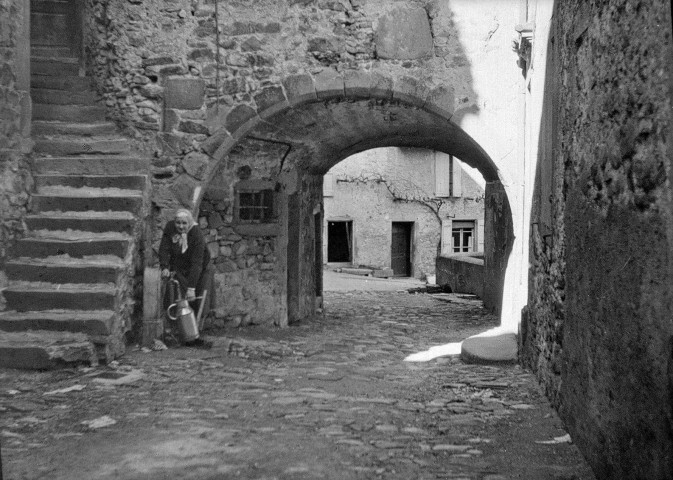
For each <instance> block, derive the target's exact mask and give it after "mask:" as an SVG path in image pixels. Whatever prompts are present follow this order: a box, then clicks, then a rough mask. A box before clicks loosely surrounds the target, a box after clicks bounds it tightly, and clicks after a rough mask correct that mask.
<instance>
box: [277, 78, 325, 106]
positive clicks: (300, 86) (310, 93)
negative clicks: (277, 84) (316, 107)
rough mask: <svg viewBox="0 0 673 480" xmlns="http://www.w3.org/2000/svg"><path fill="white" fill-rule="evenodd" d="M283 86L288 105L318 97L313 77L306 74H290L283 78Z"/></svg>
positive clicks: (313, 99)
mask: <svg viewBox="0 0 673 480" xmlns="http://www.w3.org/2000/svg"><path fill="white" fill-rule="evenodd" d="M283 88H284V89H285V95H286V97H287V101H288V102H289V104H290V106H294V105H298V104H300V103H305V102H310V101H315V100H317V99H318V96H317V95H316V92H315V85H314V84H313V78H312V77H311V76H310V75H308V74H299V75H290V76H289V77H287V78H285V79H284V80H283Z"/></svg>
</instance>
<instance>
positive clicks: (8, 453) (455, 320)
mask: <svg viewBox="0 0 673 480" xmlns="http://www.w3.org/2000/svg"><path fill="white" fill-rule="evenodd" d="M496 324H497V320H496V318H495V317H494V316H493V315H490V314H487V313H486V312H485V311H484V310H483V309H482V307H481V303H480V302H479V301H477V300H473V299H471V298H468V297H462V296H459V295H453V294H434V295H430V294H425V293H419V294H412V293H407V292H406V291H402V292H395V291H388V292H386V291H371V292H366V291H364V292H363V291H361V292H344V291H340V292H331V293H326V295H325V314H324V316H321V317H317V318H316V319H314V320H312V321H310V322H305V323H302V324H300V325H296V326H292V327H290V328H288V329H284V330H274V331H270V330H262V329H256V328H248V329H242V330H229V331H224V332H214V333H217V336H214V337H213V338H214V339H215V345H214V347H213V349H211V350H196V349H189V348H171V349H169V350H164V351H158V352H149V353H148V352H143V351H140V350H134V351H130V352H128V353H127V354H126V355H125V356H124V357H122V358H121V359H120V361H119V362H118V364H114V365H112V366H105V367H103V366H101V367H98V368H95V369H77V370H74V369H73V370H63V371H54V372H41V373H35V372H19V371H14V370H4V371H0V385H2V390H1V391H0V412H1V413H2V422H1V431H2V461H3V466H4V473H5V478H7V479H10V480H18V479H36V478H45V479H107V478H115V479H139V478H142V479H166V478H176V479H178V478H179V479H183V478H185V479H223V478H242V479H269V480H270V479H368V478H383V479H435V478H451V479H480V480H481V479H483V480H498V479H514V478H523V479H531V480H542V479H568V480H569V479H591V478H593V476H592V474H591V472H590V470H589V469H588V467H587V466H586V463H585V462H584V460H583V459H582V457H581V456H580V454H579V453H578V451H577V449H576V447H575V446H574V445H573V444H572V443H569V442H568V441H567V440H568V438H567V437H565V434H566V432H565V431H564V430H563V428H562V425H561V423H560V421H559V420H558V418H557V416H556V414H555V413H554V411H553V410H552V409H551V408H550V407H549V405H548V403H547V401H546V399H545V398H544V396H543V394H542V392H541V390H540V388H539V387H538V385H537V383H536V381H535V379H534V377H533V376H532V375H531V374H529V373H526V372H524V371H523V370H522V369H521V368H520V367H518V366H512V365H510V366H497V367H494V366H478V365H466V364H463V363H462V362H461V361H460V360H459V359H458V358H457V356H444V357H439V358H432V359H429V360H427V361H416V362H410V361H405V358H407V357H408V356H410V355H414V354H419V353H421V352H428V350H429V349H430V347H433V346H437V345H440V344H448V343H451V342H459V341H461V340H462V339H464V338H466V337H467V336H469V335H472V334H475V333H479V332H480V331H483V330H486V329H488V328H491V327H493V326H494V325H496ZM431 356H432V355H430V357H431ZM416 357H418V355H417V356H416Z"/></svg>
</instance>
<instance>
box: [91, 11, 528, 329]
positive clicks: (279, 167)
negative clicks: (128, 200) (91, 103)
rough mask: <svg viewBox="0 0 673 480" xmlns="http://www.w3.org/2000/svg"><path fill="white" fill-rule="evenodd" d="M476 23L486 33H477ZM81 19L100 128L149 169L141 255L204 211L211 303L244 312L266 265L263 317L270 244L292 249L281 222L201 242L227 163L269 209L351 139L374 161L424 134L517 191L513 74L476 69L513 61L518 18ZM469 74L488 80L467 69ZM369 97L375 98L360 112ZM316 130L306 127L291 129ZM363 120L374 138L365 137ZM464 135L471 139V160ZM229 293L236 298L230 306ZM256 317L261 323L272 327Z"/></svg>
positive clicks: (282, 286) (293, 14)
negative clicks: (168, 227) (238, 249)
mask: <svg viewBox="0 0 673 480" xmlns="http://www.w3.org/2000/svg"><path fill="white" fill-rule="evenodd" d="M484 12H487V13H488V15H489V22H483V21H482V18H483V15H484ZM85 18H86V26H85V36H86V39H85V46H86V52H87V69H88V73H89V74H90V75H91V76H92V77H93V78H94V79H95V84H96V88H97V91H98V92H99V94H100V95H101V97H102V99H103V101H104V103H105V105H106V106H107V108H108V112H109V117H110V118H113V119H114V120H115V121H116V122H117V123H118V125H120V126H121V127H122V128H123V129H124V130H125V131H126V133H127V134H128V135H129V136H130V137H131V138H132V139H133V143H134V150H135V151H137V152H138V153H140V154H141V155H146V156H147V157H148V158H150V159H151V171H150V173H151V177H152V192H151V198H152V204H153V205H152V207H153V208H152V214H153V217H152V219H151V230H152V231H153V233H154V238H153V241H151V242H150V243H152V244H153V245H154V247H155V248H156V246H157V243H158V240H159V233H160V231H161V228H162V227H163V225H164V224H165V222H166V221H168V220H169V219H170V218H171V216H172V212H173V210H174V209H175V208H178V207H180V206H186V207H188V208H191V209H193V210H194V211H197V210H198V209H199V207H202V210H203V215H201V217H202V218H204V219H205V222H206V223H203V222H202V223H203V225H204V229H205V230H206V231H207V234H208V235H209V243H210V245H211V247H210V248H212V249H213V251H215V250H217V248H216V246H215V244H217V246H219V248H220V250H219V253H218V259H217V261H219V263H217V265H218V268H219V269H220V270H219V273H218V275H219V277H218V278H219V279H220V280H219V283H218V285H220V287H218V288H220V289H221V291H220V292H219V293H221V294H222V295H224V297H225V298H226V296H227V295H232V298H237V299H244V302H243V303H244V304H245V305H246V308H245V309H246V310H247V311H249V310H248V307H250V305H252V304H253V303H254V302H255V301H254V300H253V298H256V297H259V293H260V292H261V291H258V290H257V288H258V286H252V287H251V288H252V290H246V288H247V287H244V285H248V284H249V283H255V282H254V281H253V280H250V282H248V280H242V279H241V278H243V277H245V275H244V274H243V273H241V272H242V271H250V269H261V268H262V267H261V266H260V265H261V264H271V263H273V264H274V266H273V269H272V267H271V266H268V265H267V266H265V267H264V268H268V269H270V270H265V271H267V272H268V271H274V272H275V273H276V274H277V278H276V280H275V282H272V284H273V285H272V286H270V285H267V287H268V288H267V287H265V290H264V293H268V292H272V297H273V299H272V300H270V302H271V303H270V304H269V305H267V304H264V305H263V306H260V307H250V308H252V309H253V311H256V312H260V311H261V312H267V311H270V310H272V309H274V308H276V307H278V306H279V305H281V304H282V302H283V300H282V299H283V298H284V297H285V296H286V295H288V292H287V275H288V273H289V272H288V271H287V269H286V268H285V267H280V265H281V264H284V261H285V260H284V259H283V257H282V255H286V254H287V252H286V248H284V247H283V246H282V245H281V244H286V243H287V242H288V238H287V235H286V232H285V231H283V228H285V227H286V226H287V225H286V224H283V223H282V222H283V221H288V217H287V216H286V217H283V218H279V223H278V225H279V229H280V230H279V231H280V232H281V233H278V232H275V233H273V234H272V235H266V234H264V235H259V234H256V233H251V234H248V233H245V234H244V233H241V232H240V231H238V232H236V234H235V235H232V234H231V233H230V232H229V230H227V229H228V228H229V226H224V227H219V226H218V227H215V228H211V226H210V224H209V223H207V222H209V218H210V216H211V214H213V213H217V214H218V215H220V216H221V217H222V218H223V219H226V217H227V215H230V214H231V213H230V210H227V208H229V209H231V202H232V201H233V190H232V189H233V188H234V187H233V185H234V183H235V179H237V178H238V177H237V175H238V170H237V169H238V168H239V167H241V166H242V164H239V163H237V162H238V161H237V160H231V158H232V157H231V155H229V154H230V153H231V152H230V149H231V148H236V149H238V150H239V151H241V152H243V154H245V155H248V157H249V158H250V159H252V158H253V157H254V156H256V155H259V156H261V158H262V160H260V162H261V164H262V165H261V167H259V168H260V169H261V170H262V172H261V174H258V173H260V172H257V171H255V169H256V168H258V167H257V166H256V165H257V164H256V162H257V160H255V161H253V160H248V161H247V163H246V164H247V165H248V166H250V167H251V177H250V178H252V179H263V180H264V181H269V182H272V183H274V182H275V183H279V184H280V191H279V192H277V193H278V194H279V198H280V197H282V196H283V195H287V196H288V198H289V197H291V195H293V192H303V193H301V195H304V194H308V193H307V192H306V191H303V190H302V189H301V188H299V189H298V190H291V189H289V188H287V186H286V184H285V183H284V180H283V179H282V178H281V177H282V176H284V175H285V176H295V177H296V178H303V177H304V176H312V175H317V174H321V173H324V172H325V171H327V170H328V169H329V168H330V167H331V166H332V165H333V164H334V163H336V162H338V161H339V160H341V159H342V158H343V156H346V154H345V153H344V155H343V156H339V155H340V154H341V152H342V150H346V149H347V148H350V147H351V146H353V145H356V146H358V145H360V143H361V142H360V140H361V138H360V137H362V140H366V141H367V142H371V143H372V145H371V146H378V143H382V144H387V143H389V142H390V141H391V140H390V138H394V139H398V138H400V134H402V136H403V137H404V135H405V132H408V133H409V135H408V136H407V137H406V138H408V139H412V140H413V139H416V138H418V134H421V135H425V138H430V139H433V140H432V141H433V142H434V141H436V142H439V143H443V145H442V147H443V148H445V149H446V148H449V147H450V148H456V149H458V150H460V152H461V154H462V153H465V155H466V157H465V161H466V162H468V163H470V162H471V163H472V164H474V165H475V166H478V167H479V168H480V169H481V171H482V172H483V173H484V176H488V177H489V178H491V179H493V178H497V177H498V176H499V175H500V174H499V173H498V169H497V168H495V162H498V163H499V165H501V166H502V168H503V169H504V170H507V172H503V174H502V176H503V177H507V178H516V177H517V175H516V170H517V168H518V167H516V165H515V164H514V163H512V162H511V161H509V160H507V156H508V155H509V154H510V152H512V150H513V148H514V143H515V135H514V133H515V132H514V127H513V125H514V123H513V122H512V121H509V119H510V118H513V116H514V114H515V112H514V111H512V110H511V109H510V108H509V107H510V106H511V104H512V102H513V101H514V99H515V97H516V95H515V93H514V92H512V93H511V94H509V95H506V94H503V92H507V91H508V90H507V89H505V88H503V86H504V85H505V84H515V83H516V82H517V81H518V79H519V77H518V74H517V72H516V70H515V69H511V70H509V71H508V70H506V69H501V71H500V78H501V83H500V85H498V86H491V85H490V82H489V81H488V79H490V78H491V75H490V73H489V71H487V70H489V69H492V68H496V66H502V65H506V64H507V62H508V58H507V57H508V56H513V53H512V52H511V51H510V46H509V38H510V34H509V30H510V29H509V27H506V25H509V26H512V25H513V24H514V22H515V15H514V14H512V13H511V11H510V9H509V8H506V6H502V5H500V4H499V3H498V2H494V3H493V4H492V5H484V4H481V3H480V4H479V5H477V4H475V3H474V2H468V1H456V2H453V3H452V4H451V7H449V6H448V4H445V3H442V2H433V1H426V0H418V1H417V0H400V1H393V2H391V1H387V0H370V1H367V2H361V1H355V0H353V1H344V0H336V1H335V0H312V1H308V2H305V1H302V2H297V1H294V0H284V1H275V0H261V1H258V2H255V5H254V8H251V6H250V5H249V4H248V3H245V2H224V1H219V2H215V1H212V0H166V1H163V2H152V1H149V0H122V1H111V0H87V2H86V12H85ZM475 62H476V63H479V64H481V65H483V66H485V67H486V66H487V67H488V68H481V69H475V68H473V63H475ZM498 68H499V67H498ZM475 75H477V76H478V78H476V77H475ZM346 85H348V86H346ZM477 87H478V92H477ZM318 92H319V93H318ZM347 92H348V94H346V93H347ZM393 92H396V93H393ZM374 93H376V95H380V98H373V97H372V99H371V100H369V97H370V94H372V95H374ZM345 97H347V98H348V100H346V99H345ZM393 97H394V98H393ZM319 99H320V100H322V101H320V102H318V100H319ZM307 103H310V104H311V105H312V106H311V107H310V108H314V109H315V110H316V112H313V113H307V114H303V113H301V111H300V110H299V107H300V106H301V107H302V108H303V106H304V105H305V104H307ZM290 107H292V108H290ZM294 108H297V110H296V111H295V110H294ZM306 108H309V107H306ZM349 109H352V110H349ZM398 109H402V110H404V113H403V114H401V113H398V112H397V111H396V110H398ZM281 114H282V115H284V116H285V117H281ZM274 115H277V116H276V117H274ZM293 115H295V118H292V116H293ZM314 115H315V122H313V124H312V125H310V126H309V125H303V122H305V121H307V120H308V119H311V118H313V116H314ZM370 115H375V116H377V117H378V119H377V121H379V122H381V125H380V126H375V125H373V124H372V122H371V121H370V119H371V118H373V117H371V116H370ZM419 115H420V116H419ZM422 116H424V117H425V118H426V119H427V120H422V119H421V117H422ZM448 118H451V119H452V122H453V123H449V122H448ZM360 122H361V123H362V125H363V126H364V127H365V128H364V129H363V128H359V126H358V123H360ZM424 122H427V125H429V126H423V125H424ZM437 122H440V123H437ZM442 122H444V123H442ZM510 126H511V127H510ZM253 127H254V130H252V128H253ZM461 128H463V129H464V130H465V131H466V132H468V133H467V134H465V133H464V132H463V131H462V130H461ZM496 132H497V133H496ZM363 133H364V134H363ZM246 135H248V137H247V138H246ZM470 135H473V136H478V137H479V139H480V140H479V141H480V145H477V144H476V143H475V142H474V141H473V140H472V139H471V138H470ZM321 136H325V137H326V138H321ZM260 138H263V139H265V140H260ZM351 140H352V141H351ZM396 141H397V140H396ZM239 142H243V143H242V144H239ZM260 142H261V143H260ZM288 142H291V144H290V143H288ZM334 142H336V143H334ZM339 142H342V143H339ZM362 143H366V142H362ZM237 144H238V145H237ZM445 144H446V145H449V147H447V146H446V145H445ZM246 149H247V150H246ZM322 149H326V150H327V153H328V155H326V154H325V152H324V151H322ZM290 150H292V151H290ZM353 153H355V152H353ZM236 155H238V153H235V152H234V157H235V156H236ZM329 155H332V157H330V156H329ZM266 157H269V158H273V159H274V161H275V164H274V167H273V170H272V171H271V170H268V169H266V166H264V162H265V160H264V158H266ZM461 158H463V157H461ZM222 165H225V166H224V167H222ZM222 168H223V169H222ZM510 170H511V171H510ZM210 187H213V188H214V189H215V190H221V191H223V192H225V193H224V197H222V198H220V197H218V194H215V195H214V196H211V197H208V196H205V197H204V194H205V192H206V190H208V189H210ZM507 188H510V184H507ZM208 195H210V194H208ZM202 198H203V199H205V200H206V201H205V202H201V200H202ZM211 200H215V201H211ZM283 201H284V202H285V203H284V205H285V206H284V207H283V208H287V204H288V203H287V201H285V200H283ZM298 201H299V202H300V203H301V202H303V201H304V199H303V198H301V199H298ZM227 202H229V205H228V206H227ZM201 203H202V205H200V204H201ZM312 208H313V207H312ZM227 212H229V213H227ZM311 215H313V212H311ZM304 216H305V215H304V213H302V214H301V216H300V217H301V218H302V219H303V218H304ZM312 218H313V217H312ZM311 221H313V220H311ZM216 223H217V222H216ZM225 224H226V222H225ZM300 224H301V225H304V223H303V220H300ZM305 226H306V227H307V228H308V227H310V222H309V223H306V225H305ZM213 230H216V231H217V233H213V232H212V231H213ZM220 230H222V231H220ZM267 233H268V232H267ZM304 233H305V232H302V234H304ZM310 234H311V235H312V232H311V233H310ZM236 235H239V236H241V237H242V238H243V239H242V240H239V239H237V237H236ZM150 236H151V235H150ZM267 237H273V238H267ZM253 238H254V239H255V240H254V242H256V244H255V243H254V242H253ZM227 242H233V243H232V244H228V243H227ZM237 242H244V243H245V244H246V248H249V249H250V251H253V252H254V251H256V250H257V248H258V247H259V246H260V245H262V246H261V249H262V253H261V254H258V253H256V254H254V256H255V258H256V260H255V261H256V262H258V261H260V259H259V258H257V255H263V252H264V251H265V250H268V249H272V250H273V256H275V258H276V260H274V261H268V262H267V261H263V262H261V263H260V264H257V263H255V264H254V265H250V266H247V265H246V266H245V268H241V267H240V265H239V264H242V262H243V257H245V262H246V263H247V262H248V261H250V262H252V256H253V254H250V256H249V257H248V256H246V255H247V254H241V255H242V256H239V255H238V254H234V252H233V251H232V253H231V254H230V253H229V250H228V248H230V247H231V245H234V246H235V245H236V243H237ZM248 242H252V243H248ZM274 242H275V245H274ZM266 247H268V248H266ZM306 248H308V244H307V246H306ZM310 248H315V247H314V246H311V247H310ZM219 255H222V257H219ZM263 257H264V255H263ZM225 259H226V261H225ZM261 260H264V258H262V259H261ZM148 263H150V264H151V263H152V260H151V259H149V256H148ZM431 263H432V264H433V263H434V258H433V261H432V262H431ZM233 264H236V270H235V271H236V272H238V273H236V275H233V272H224V271H223V270H224V269H225V268H226V269H231V270H233V266H232V265H233ZM225 274H227V275H229V276H230V277H232V278H230V279H225V276H224V275H225ZM246 275H247V274H246ZM255 275H261V274H255ZM234 277H235V278H234ZM239 277H240V278H239ZM245 278H247V277H245ZM254 278H257V277H256V276H255V277H254ZM298 278H299V277H298ZM300 278H301V279H302V281H303V280H304V279H306V278H310V277H305V276H302V277H300ZM265 282H266V281H262V282H261V284H265ZM266 283H267V284H268V282H266ZM232 285H238V287H237V289H238V290H240V292H238V291H237V292H233V291H232V292H229V291H228V288H229V286H232ZM259 287H260V288H261V285H260V286H259ZM305 287H306V286H302V287H301V288H302V289H305ZM289 293H290V294H291V293H292V292H289ZM304 300H305V299H304ZM304 300H302V302H303V301H304ZM306 301H307V302H308V300H306ZM223 302H224V303H222V304H221V307H222V308H219V309H218V312H219V313H218V315H219V316H220V317H221V318H228V319H230V320H231V321H232V322H234V323H236V322H238V321H239V319H238V317H240V316H241V315H242V313H241V312H234V310H235V308H234V307H233V305H234V302H233V301H232V302H229V303H228V304H227V305H228V306H226V307H225V306H224V305H225V303H226V301H223ZM271 305H274V307H273V308H272V306H271ZM278 308H279V309H280V310H278ZM278 308H276V311H280V314H279V315H280V316H279V317H277V318H276V319H275V320H274V321H273V323H277V324H284V323H285V322H286V321H287V318H286V316H287V312H286V311H284V310H283V309H282V308H281V307H278ZM302 308H303V307H302ZM309 310H311V309H310V308H307V309H306V311H309ZM302 311H303V310H302ZM254 316H256V315H254ZM260 318H264V319H266V320H260V321H261V322H262V323H267V321H268V319H269V318H270V315H267V314H266V313H263V314H261V317H260ZM240 321H241V322H248V321H250V322H255V321H256V320H254V319H247V320H244V319H243V318H242V317H241V318H240Z"/></svg>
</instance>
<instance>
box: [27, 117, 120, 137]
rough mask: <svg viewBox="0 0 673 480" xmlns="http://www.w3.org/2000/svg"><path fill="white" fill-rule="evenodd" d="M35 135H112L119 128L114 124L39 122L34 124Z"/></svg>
mask: <svg viewBox="0 0 673 480" xmlns="http://www.w3.org/2000/svg"><path fill="white" fill-rule="evenodd" d="M32 132H33V135H80V136H85V137H91V136H94V135H112V134H114V133H116V132H117V126H116V125H115V124H114V123H112V122H97V123H74V122H57V121H44V120H37V121H34V122H33V123H32Z"/></svg>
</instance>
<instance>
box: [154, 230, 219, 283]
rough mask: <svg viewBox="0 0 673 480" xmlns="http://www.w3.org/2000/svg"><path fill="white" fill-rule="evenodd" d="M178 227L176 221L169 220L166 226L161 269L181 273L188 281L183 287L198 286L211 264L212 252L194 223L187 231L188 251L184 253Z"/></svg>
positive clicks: (160, 251) (160, 261)
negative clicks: (179, 239)
mask: <svg viewBox="0 0 673 480" xmlns="http://www.w3.org/2000/svg"><path fill="white" fill-rule="evenodd" d="M179 236H180V234H179V233H178V230H177V227H176V226H175V223H174V222H168V223H167V224H166V228H164V234H163V236H162V237H161V244H160V245H159V265H160V266H161V269H162V270H163V269H164V268H167V269H169V270H170V271H172V272H176V273H178V274H179V277H183V278H184V280H185V281H186V285H183V288H196V287H197V283H198V282H199V279H200V277H201V275H202V274H203V272H205V271H206V269H207V268H208V265H209V264H210V252H209V251H208V248H206V243H205V241H204V239H203V235H202V234H201V229H200V228H199V226H198V225H194V226H193V227H192V228H191V229H189V232H187V251H185V253H182V251H181V249H180V244H179V243H178V240H177V239H178V237H179Z"/></svg>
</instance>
